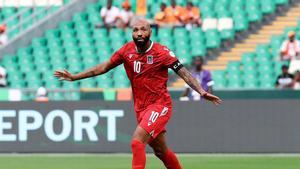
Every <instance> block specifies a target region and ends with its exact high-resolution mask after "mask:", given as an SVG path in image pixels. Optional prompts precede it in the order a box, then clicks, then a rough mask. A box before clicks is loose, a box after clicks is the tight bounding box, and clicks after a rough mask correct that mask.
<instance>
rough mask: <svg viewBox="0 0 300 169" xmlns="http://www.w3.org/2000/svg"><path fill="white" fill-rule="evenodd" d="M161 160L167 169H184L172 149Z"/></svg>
mask: <svg viewBox="0 0 300 169" xmlns="http://www.w3.org/2000/svg"><path fill="white" fill-rule="evenodd" d="M161 160H162V161H163V163H164V164H165V166H166V167H167V169H182V168H181V166H180V163H179V161H178V159H177V157H176V155H175V153H174V152H173V151H172V150H170V149H168V150H167V152H166V153H165V154H164V155H163V156H162V158H161Z"/></svg>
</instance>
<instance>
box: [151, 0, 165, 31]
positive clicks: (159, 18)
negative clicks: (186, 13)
mask: <svg viewBox="0 0 300 169" xmlns="http://www.w3.org/2000/svg"><path fill="white" fill-rule="evenodd" d="M166 8H167V5H166V4H165V3H161V4H160V11H159V12H158V13H157V14H156V15H155V17H154V20H155V23H156V24H157V25H159V26H163V25H166V24H168V21H167V17H166Z"/></svg>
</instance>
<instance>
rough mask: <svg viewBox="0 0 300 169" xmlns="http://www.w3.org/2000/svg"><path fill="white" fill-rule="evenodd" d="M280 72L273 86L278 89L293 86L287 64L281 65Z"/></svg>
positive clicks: (292, 77)
mask: <svg viewBox="0 0 300 169" xmlns="http://www.w3.org/2000/svg"><path fill="white" fill-rule="evenodd" d="M281 70H282V74H281V75H279V76H278V77H277V80H276V84H275V87H276V88H279V89H288V88H292V87H293V79H294V76H293V75H292V74H290V73H289V72H288V66H287V65H283V66H282V67H281Z"/></svg>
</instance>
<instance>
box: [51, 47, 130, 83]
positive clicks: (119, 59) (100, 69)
mask: <svg viewBox="0 0 300 169" xmlns="http://www.w3.org/2000/svg"><path fill="white" fill-rule="evenodd" d="M125 47H126V45H124V46H123V47H122V48H121V49H119V50H118V51H117V52H115V53H114V54H113V55H112V57H111V58H110V60H109V61H106V62H104V63H101V64H99V65H97V66H94V67H92V68H89V69H87V70H85V71H83V72H81V73H77V74H72V73H70V72H68V71H67V70H64V71H61V70H57V71H55V73H54V76H56V77H57V78H59V79H60V80H66V81H75V80H80V79H85V78H89V77H94V76H98V75H102V74H104V73H106V72H108V71H109V70H111V69H113V68H115V67H117V66H118V65H120V64H122V63H123V54H124V51H125Z"/></svg>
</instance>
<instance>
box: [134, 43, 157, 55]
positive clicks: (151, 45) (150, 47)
mask: <svg viewBox="0 0 300 169" xmlns="http://www.w3.org/2000/svg"><path fill="white" fill-rule="evenodd" d="M152 47H153V41H151V44H150V46H149V48H148V49H147V50H146V51H145V52H144V53H147V52H149V51H150V50H151V49H152ZM135 50H136V52H137V53H140V52H139V51H138V49H137V47H136V46H135Z"/></svg>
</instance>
